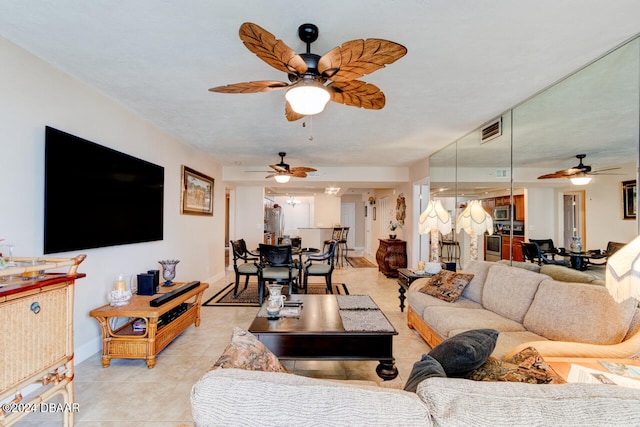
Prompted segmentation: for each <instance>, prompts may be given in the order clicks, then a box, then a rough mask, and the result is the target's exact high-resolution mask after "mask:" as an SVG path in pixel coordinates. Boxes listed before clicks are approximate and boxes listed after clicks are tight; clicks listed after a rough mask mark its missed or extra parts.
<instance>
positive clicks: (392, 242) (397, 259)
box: [376, 239, 407, 277]
mask: <svg viewBox="0 0 640 427" xmlns="http://www.w3.org/2000/svg"><path fill="white" fill-rule="evenodd" d="M378 240H380V246H379V247H378V251H377V252H376V261H377V262H378V271H380V272H382V274H384V275H385V276H387V277H398V269H399V268H406V267H407V242H405V241H404V240H398V239H378Z"/></svg>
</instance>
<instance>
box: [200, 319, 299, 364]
mask: <svg viewBox="0 0 640 427" xmlns="http://www.w3.org/2000/svg"><path fill="white" fill-rule="evenodd" d="M212 368H213V369H215V368H238V369H248V370H253V371H271V372H288V371H287V370H286V369H285V367H284V366H282V364H281V363H280V360H278V358H277V357H276V355H275V354H273V353H272V352H271V351H269V349H268V348H267V347H265V345H264V344H262V343H261V342H260V341H258V339H257V338H256V337H255V335H253V334H252V333H251V332H249V331H245V330H242V329H240V328H238V327H234V328H233V334H232V336H231V342H230V343H229V344H228V345H227V347H226V348H225V349H224V351H223V352H222V354H221V355H220V357H219V358H218V360H217V361H216V363H214V365H213V367H212Z"/></svg>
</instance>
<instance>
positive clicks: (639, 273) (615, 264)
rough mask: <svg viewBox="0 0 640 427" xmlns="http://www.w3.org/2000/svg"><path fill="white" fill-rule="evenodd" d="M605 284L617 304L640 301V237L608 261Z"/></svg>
mask: <svg viewBox="0 0 640 427" xmlns="http://www.w3.org/2000/svg"><path fill="white" fill-rule="evenodd" d="M605 283H606V285H607V289H608V290H609V293H610V294H611V296H613V299H615V300H616V301H617V302H622V301H624V300H626V299H627V298H635V299H637V300H640V236H638V237H636V238H635V239H633V240H632V241H631V243H629V244H628V245H626V246H624V247H623V248H622V249H620V250H618V251H617V252H616V253H615V254H613V255H611V256H610V257H609V258H608V259H607V270H606V272H605Z"/></svg>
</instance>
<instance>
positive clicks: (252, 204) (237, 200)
mask: <svg viewBox="0 0 640 427" xmlns="http://www.w3.org/2000/svg"><path fill="white" fill-rule="evenodd" d="M230 196H232V197H233V198H234V200H233V204H234V206H235V209H234V210H230V212H229V214H230V215H234V217H233V223H234V228H233V230H229V238H230V239H231V240H237V239H244V241H245V242H246V244H247V248H249V250H253V249H254V248H257V247H258V244H260V243H263V240H264V187H244V186H238V187H236V189H235V191H233V192H232V193H230Z"/></svg>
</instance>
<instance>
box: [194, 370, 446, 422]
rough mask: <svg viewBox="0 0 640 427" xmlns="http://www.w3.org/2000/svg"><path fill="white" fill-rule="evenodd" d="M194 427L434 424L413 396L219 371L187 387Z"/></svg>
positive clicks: (272, 375) (273, 375) (284, 376)
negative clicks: (189, 389)
mask: <svg viewBox="0 0 640 427" xmlns="http://www.w3.org/2000/svg"><path fill="white" fill-rule="evenodd" d="M191 411H192V416H193V422H194V424H195V425H196V426H282V425H287V426H311V425H327V426H354V425H366V426H381V427H382V426H403V427H404V426H425V427H429V426H432V425H433V423H432V421H431V417H430V415H429V412H428V411H427V407H426V406H425V405H424V403H422V401H421V400H420V398H419V397H418V396H417V395H416V394H415V393H409V392H406V391H404V390H396V389H389V388H385V387H377V386H363V385H351V384H349V382H348V381H346V382H334V381H328V380H320V379H315V378H306V377H302V376H298V375H294V374H283V373H279V372H259V371H245V370H240V369H217V370H215V371H210V372H207V373H206V374H205V375H204V376H202V377H201V378H200V379H199V380H198V382H196V384H195V385H194V386H193V387H192V389H191Z"/></svg>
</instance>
